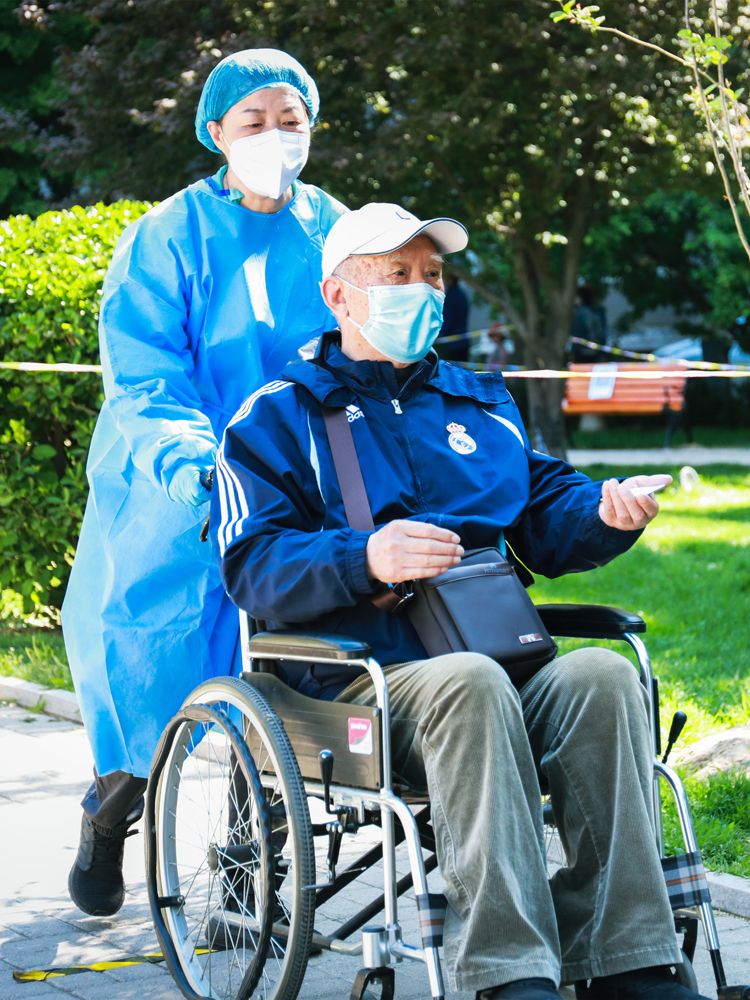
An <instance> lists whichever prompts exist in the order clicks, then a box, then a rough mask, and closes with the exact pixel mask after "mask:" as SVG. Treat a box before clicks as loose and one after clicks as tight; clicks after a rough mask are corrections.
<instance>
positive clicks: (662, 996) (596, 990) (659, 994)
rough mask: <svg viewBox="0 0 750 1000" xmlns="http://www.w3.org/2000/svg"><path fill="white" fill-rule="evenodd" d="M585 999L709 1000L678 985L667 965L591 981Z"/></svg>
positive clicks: (701, 994)
mask: <svg viewBox="0 0 750 1000" xmlns="http://www.w3.org/2000/svg"><path fill="white" fill-rule="evenodd" d="M584 996H586V998H587V1000H589V998H590V1000H709V998H708V997H707V996H705V995H704V994H703V993H696V992H695V991H694V990H691V989H690V988H689V987H687V986H683V985H682V984H681V983H678V982H677V981H676V980H675V979H674V978H673V977H672V973H671V972H670V970H669V968H668V967H667V966H655V967H653V968H648V969H634V970H633V971H632V972H620V973H619V974H618V975H616V976H605V977H603V978H601V979H592V980H591V985H590V986H589V989H588V991H586V992H585V993H584Z"/></svg>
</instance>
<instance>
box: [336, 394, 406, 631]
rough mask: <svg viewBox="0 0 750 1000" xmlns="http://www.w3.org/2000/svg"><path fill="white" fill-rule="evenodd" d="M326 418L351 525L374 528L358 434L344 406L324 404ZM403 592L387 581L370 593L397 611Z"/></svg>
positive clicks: (377, 603) (358, 528)
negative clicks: (356, 438)
mask: <svg viewBox="0 0 750 1000" xmlns="http://www.w3.org/2000/svg"><path fill="white" fill-rule="evenodd" d="M321 409H322V411H323V420H324V421H325V425H326V434H327V435H328V443H329V445H330V446H331V454H332V456H333V467H334V469H335V470H336V477H337V479H338V481H339V489H340V490H341V499H342V500H343V501H344V510H345V511H346V520H347V521H348V522H349V527H350V528H354V530H355V531H374V530H375V522H374V521H373V519H372V508H371V507H370V501H369V500H368V498H367V490H366V489H365V481H364V479H363V478H362V466H361V465H360V464H359V457H358V456H357V449H356V447H355V445H354V436H353V435H352V429H351V427H350V426H349V420H348V417H347V413H346V410H345V409H344V408H340V409H333V408H332V407H329V406H322V407H321ZM405 599H407V598H406V597H405V596H404V595H403V594H399V593H397V592H396V591H395V590H394V589H393V587H389V586H388V585H387V584H383V585H382V587H381V588H380V589H378V590H377V591H375V593H374V594H371V595H370V600H371V601H372V603H373V604H374V605H375V607H377V608H380V609H381V610H383V611H395V610H396V609H397V608H399V607H400V606H401V605H402V604H403V603H404V600H405Z"/></svg>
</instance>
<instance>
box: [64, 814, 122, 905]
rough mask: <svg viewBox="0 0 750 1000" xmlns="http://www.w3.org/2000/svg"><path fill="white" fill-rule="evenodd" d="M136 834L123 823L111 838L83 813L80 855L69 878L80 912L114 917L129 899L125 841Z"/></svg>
mask: <svg viewBox="0 0 750 1000" xmlns="http://www.w3.org/2000/svg"><path fill="white" fill-rule="evenodd" d="M135 832H136V831H135V830H131V831H128V826H127V823H121V824H120V825H119V826H117V827H115V829H114V830H113V831H112V834H111V835H107V834H104V833H101V832H100V831H99V830H97V829H96V827H95V826H94V824H93V823H92V821H91V819H89V817H88V816H87V814H86V813H84V814H83V820H82V821H81V840H80V843H79V844H78V854H77V855H76V860H75V864H74V865H73V867H72V868H71V869H70V875H68V892H69V893H70V898H71V899H72V900H73V902H74V903H75V904H76V906H77V907H78V909H79V910H83V912H84V913H89V914H90V915H91V916H92V917H110V916H112V914H113V913H117V911H118V910H119V909H120V907H121V906H122V904H123V900H124V899H125V883H124V881H123V877H122V856H123V852H124V849H125V838H126V837H129V836H131V834H133V833H135Z"/></svg>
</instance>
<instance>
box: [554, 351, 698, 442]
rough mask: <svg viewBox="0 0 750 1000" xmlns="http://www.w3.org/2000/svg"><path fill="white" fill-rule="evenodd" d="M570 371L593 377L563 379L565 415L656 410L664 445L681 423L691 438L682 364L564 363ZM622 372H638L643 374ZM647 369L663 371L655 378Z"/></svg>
mask: <svg viewBox="0 0 750 1000" xmlns="http://www.w3.org/2000/svg"><path fill="white" fill-rule="evenodd" d="M568 369H569V370H570V371H571V372H587V373H588V372H592V373H594V378H593V379H591V378H569V379H566V381H565V397H564V399H563V402H562V409H563V413H565V414H566V415H569V416H575V415H576V414H584V413H597V414H600V415H601V416H608V415H611V416H615V415H618V416H620V415H622V416H627V415H637V414H659V413H663V414H664V415H665V417H666V418H667V429H666V434H665V438H664V445H665V447H667V448H668V447H669V446H670V444H671V443H672V436H673V434H674V431H675V429H676V427H677V426H678V425H682V426H683V427H684V429H685V431H686V433H687V436H688V440H691V435H690V428H689V426H688V424H687V420H686V412H685V387H686V385H687V377H686V375H685V368H684V367H683V366H681V365H675V364H668V363H667V364H658V363H657V364H652V363H650V362H649V363H642V362H624V363H622V364H619V363H618V364H617V365H595V364H587V365H584V364H576V365H568ZM623 372H641V373H642V374H643V376H644V377H643V378H636V377H634V376H632V375H630V376H629V377H627V378H619V377H618V376H619V375H620V374H622V373H623ZM649 372H666V373H668V374H663V375H661V377H659V378H655V377H654V376H653V375H651V376H650V377H649V375H648V373H649Z"/></svg>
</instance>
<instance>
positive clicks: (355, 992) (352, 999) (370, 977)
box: [349, 965, 396, 1000]
mask: <svg viewBox="0 0 750 1000" xmlns="http://www.w3.org/2000/svg"><path fill="white" fill-rule="evenodd" d="M374 983H380V998H379V1000H393V998H394V996H395V994H396V976H395V973H394V971H393V969H391V968H389V967H388V966H387V965H383V966H380V968H377V969H360V970H359V972H358V973H357V975H356V977H355V979H354V985H353V986H352V992H351V994H350V995H349V1000H374V998H373V995H372V993H368V992H367V987H368V986H371V985H373V984H374Z"/></svg>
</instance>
